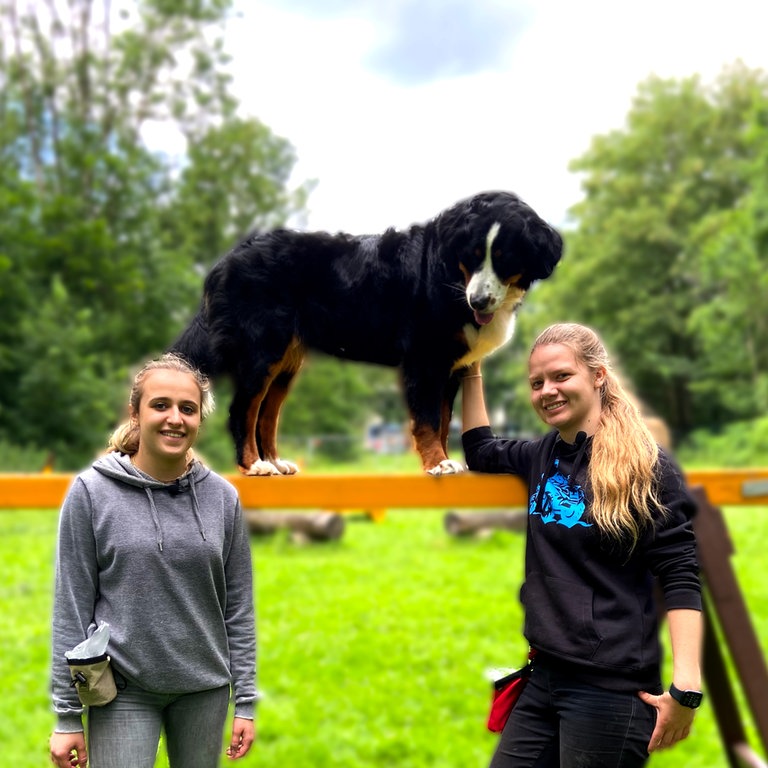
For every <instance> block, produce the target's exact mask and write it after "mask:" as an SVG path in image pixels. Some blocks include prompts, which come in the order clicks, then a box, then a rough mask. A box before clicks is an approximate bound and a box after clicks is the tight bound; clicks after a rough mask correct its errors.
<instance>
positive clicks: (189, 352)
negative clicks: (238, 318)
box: [168, 307, 219, 376]
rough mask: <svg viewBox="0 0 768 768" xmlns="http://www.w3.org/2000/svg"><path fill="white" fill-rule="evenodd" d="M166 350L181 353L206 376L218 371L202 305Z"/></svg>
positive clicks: (213, 374)
mask: <svg viewBox="0 0 768 768" xmlns="http://www.w3.org/2000/svg"><path fill="white" fill-rule="evenodd" d="M168 352H174V353H175V354H177V355H181V356H182V357H183V358H184V359H185V360H186V361H187V362H188V363H190V364H191V365H193V366H195V368H197V369H198V370H199V371H201V372H202V373H204V374H205V375H206V376H215V375H216V374H218V373H219V371H218V367H219V366H218V365H217V362H216V359H215V356H214V354H213V350H212V348H211V336H210V333H209V331H208V326H207V324H206V321H205V316H204V314H203V309H202V307H201V308H200V310H199V311H198V313H197V314H196V315H195V317H194V318H193V319H192V322H190V324H189V325H188V326H187V327H186V329H185V330H184V331H183V332H182V334H181V335H180V336H179V337H178V338H177V339H176V341H174V342H173V343H172V344H171V345H170V347H168Z"/></svg>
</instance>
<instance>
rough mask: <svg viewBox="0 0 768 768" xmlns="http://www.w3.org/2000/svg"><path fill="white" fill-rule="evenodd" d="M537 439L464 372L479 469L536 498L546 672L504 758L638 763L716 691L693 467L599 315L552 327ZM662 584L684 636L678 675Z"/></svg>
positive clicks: (533, 549)
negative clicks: (515, 431)
mask: <svg viewBox="0 0 768 768" xmlns="http://www.w3.org/2000/svg"><path fill="white" fill-rule="evenodd" d="M529 380H530V386H531V403H532V405H533V407H534V409H535V411H536V412H537V414H538V415H539V417H540V418H541V419H542V420H543V421H544V423H545V424H547V425H549V426H550V427H552V428H553V430H552V431H551V432H550V433H549V434H547V435H546V436H544V437H542V438H540V439H537V440H508V439H503V438H497V437H495V436H494V435H493V434H492V433H491V430H490V426H489V421H488V416H487V414H486V408H485V403H484V398H483V387H482V375H481V373H480V366H479V364H475V365H474V366H473V367H472V368H471V369H470V370H469V371H468V373H467V375H466V376H465V377H464V380H463V426H464V434H463V443H464V451H465V455H466V459H467V465H468V467H469V469H470V470H474V471H479V472H497V473H504V472H508V473H512V474H516V475H520V476H522V477H523V478H525V479H526V480H527V482H528V488H529V494H530V502H529V515H528V528H527V537H526V553H525V581H524V583H523V586H522V588H521V590H520V599H521V602H522V604H523V608H524V611H525V625H524V635H525V637H526V639H527V640H528V642H529V643H530V645H531V647H532V648H533V649H535V650H536V658H535V662H534V668H533V675H532V677H531V679H530V682H529V683H528V685H527V687H526V688H525V690H524V692H523V695H522V696H521V698H520V700H519V701H518V703H517V705H516V707H515V708H514V710H513V711H512V714H511V716H510V718H509V720H508V721H507V724H506V726H505V728H504V730H503V732H502V734H501V738H500V740H499V744H498V746H497V749H496V752H495V754H494V756H493V760H492V762H491V768H502V767H503V768H523V767H524V766H526V767H530V768H534V767H535V768H555V767H556V766H557V767H559V768H576V766H580V767H584V766H588V767H589V768H608V767H609V766H610V767H611V768H634V767H635V766H641V765H643V764H644V763H645V762H646V761H647V760H648V757H649V752H653V751H655V750H658V749H663V748H666V747H670V746H672V745H673V744H675V743H676V742H678V741H680V740H681V739H684V738H686V737H687V736H688V734H689V732H690V729H691V725H692V722H693V717H694V713H695V708H696V707H697V706H698V705H699V703H700V702H701V698H702V697H701V693H700V691H699V687H700V683H701V673H700V648H701V637H702V624H701V587H700V583H699V578H698V564H697V561H696V546H695V539H694V534H693V529H692V525H691V517H692V515H693V513H694V511H695V507H694V502H693V500H692V499H691V497H690V495H689V494H688V492H687V490H686V486H685V482H684V480H683V477H682V475H681V472H680V471H679V469H678V468H677V466H676V465H675V463H674V462H673V461H672V460H671V459H670V457H669V456H667V455H666V454H665V453H664V451H663V450H662V449H660V448H659V447H658V446H657V444H656V442H655V441H654V440H653V438H652V436H651V434H650V432H649V431H648V429H647V427H646V426H645V424H644V422H643V420H642V418H641V416H640V414H639V413H638V411H637V408H636V407H635V405H634V402H633V400H632V398H630V397H629V396H628V395H627V393H626V392H625V391H624V390H623V389H622V387H621V384H620V383H619V381H618V379H617V377H616V375H615V374H614V373H613V372H612V370H611V367H610V363H609V360H608V356H607V354H606V350H605V347H604V346H603V344H602V342H601V341H600V339H599V337H598V336H597V334H596V333H595V332H594V331H592V330H591V329H589V328H586V327H585V326H581V325H577V324H573V323H562V324H557V325H554V326H551V327H550V328H548V329H546V330H545V331H544V332H543V333H542V334H541V335H540V336H539V337H538V338H537V340H536V341H535V343H534V345H533V349H532V351H531V354H530V358H529ZM655 584H658V585H659V586H660V588H661V592H662V594H663V596H664V606H665V608H666V611H667V614H666V616H667V621H668V625H669V633H670V640H671V649H672V657H673V658H672V680H671V685H670V686H666V687H665V686H663V685H662V680H661V671H660V667H661V650H660V644H659V639H658V616H657V613H658V606H657V601H656V599H655V586H654V585H655Z"/></svg>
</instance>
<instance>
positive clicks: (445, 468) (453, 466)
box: [427, 459, 465, 477]
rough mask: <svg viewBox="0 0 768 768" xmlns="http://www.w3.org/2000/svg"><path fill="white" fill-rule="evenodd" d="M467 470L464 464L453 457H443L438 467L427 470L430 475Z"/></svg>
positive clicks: (453, 473)
mask: <svg viewBox="0 0 768 768" xmlns="http://www.w3.org/2000/svg"><path fill="white" fill-rule="evenodd" d="M464 471H465V468H464V465H463V464H460V463H459V462H458V461H454V460H453V459H443V460H442V461H441V462H440V463H439V464H438V465H437V466H436V467H432V469H428V470H427V474H428V475H433V476H434V477H439V476H440V475H459V474H461V473H462V472H464Z"/></svg>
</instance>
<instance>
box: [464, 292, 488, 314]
mask: <svg viewBox="0 0 768 768" xmlns="http://www.w3.org/2000/svg"><path fill="white" fill-rule="evenodd" d="M490 303H491V295H490V294H489V293H473V294H471V295H470V297H469V306H470V307H471V308H472V309H475V310H477V311H478V312H484V311H485V310H486V309H488V305H489V304H490Z"/></svg>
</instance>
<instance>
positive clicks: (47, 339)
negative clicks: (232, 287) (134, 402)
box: [0, 0, 308, 468]
mask: <svg viewBox="0 0 768 768" xmlns="http://www.w3.org/2000/svg"><path fill="white" fill-rule="evenodd" d="M230 7H231V2H230V0H139V1H138V2H133V3H126V4H124V5H122V4H121V5H119V6H117V5H115V4H113V3H112V2H110V0H70V1H69V2H68V3H66V4H63V3H53V2H44V3H38V4H32V3H26V2H22V0H3V2H2V3H1V4H0V204H2V206H3V211H4V215H3V220H2V221H1V222H0V440H7V441H16V442H19V443H21V444H25V445H36V446H38V447H42V448H46V449H49V448H55V449H56V451H57V455H58V459H59V464H58V466H60V467H63V468H67V467H76V466H79V465H80V464H81V463H82V462H83V461H84V460H85V459H87V458H88V457H89V456H90V455H91V454H92V453H93V452H94V451H95V450H97V449H98V448H99V447H100V445H102V444H103V441H104V438H105V437H106V435H107V434H108V431H109V428H110V427H111V426H112V421H113V420H114V418H115V413H114V411H112V410H111V406H112V405H113V402H114V397H113V396H111V395H110V393H112V392H119V393H121V396H124V391H125V386H126V383H127V381H128V376H127V373H128V368H129V367H130V366H132V365H134V364H135V363H136V362H137V361H142V360H144V359H146V358H147V357H148V356H150V355H152V354H156V353H158V352H159V351H161V350H162V349H163V348H164V347H165V346H166V345H167V344H168V343H169V342H170V341H171V340H172V338H173V337H174V336H175V335H176V334H177V333H178V331H179V330H180V329H181V327H182V325H183V324H184V323H185V322H186V321H187V320H188V318H189V317H190V316H191V314H192V313H193V311H194V308H195V306H196V304H197V302H198V299H199V292H200V286H201V282H202V275H203V274H204V272H205V269H206V267H207V266H208V265H209V264H210V263H211V262H212V261H213V260H214V259H215V258H216V257H217V256H219V255H221V252H222V251H223V250H225V249H226V247H228V245H229V244H230V243H231V238H232V237H233V234H234V233H238V234H240V231H241V230H248V229H252V228H254V227H259V226H265V225H266V226H271V225H273V224H275V223H281V222H283V221H285V220H286V219H287V218H288V217H289V216H290V215H292V214H294V213H296V212H297V211H299V210H301V208H302V206H303V204H304V200H305V197H306V194H307V191H308V187H306V186H305V187H300V188H299V189H296V190H294V191H293V192H291V191H289V190H288V189H287V182H288V177H289V175H290V171H291V168H292V166H293V164H294V161H295V157H294V154H293V150H292V148H291V146H290V145H289V143H288V142H287V141H286V140H284V139H281V138H279V137H276V136H274V135H273V134H272V133H271V132H270V131H269V129H268V128H266V127H265V126H263V125H262V124H261V123H259V122H258V121H257V120H249V119H245V118H242V117H238V116H237V114H236V110H237V106H238V105H237V102H236V100H235V99H234V98H233V97H232V96H231V94H230V92H229V85H230V80H229V76H228V75H227V73H226V64H227V57H226V55H225V54H224V52H223V48H222V44H221V30H222V29H223V26H222V25H223V24H224V23H225V22H226V21H227V18H228V16H229V13H230ZM161 125H162V126H172V127H174V129H175V131H176V134H177V136H178V142H177V145H178V150H179V151H178V152H174V153H173V154H172V153H170V152H167V151H166V152H160V151H159V150H157V149H153V148H152V147H151V146H150V145H149V144H148V138H147V137H148V136H150V135H151V131H152V129H153V128H156V127H157V126H161ZM46 409H48V410H49V411H50V412H47V413H46V412H45V411H46ZM96 436H99V437H98V439H97V437H96Z"/></svg>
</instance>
